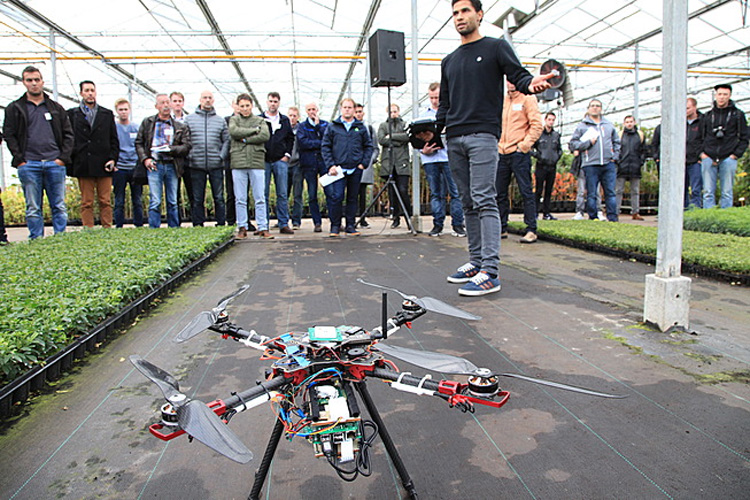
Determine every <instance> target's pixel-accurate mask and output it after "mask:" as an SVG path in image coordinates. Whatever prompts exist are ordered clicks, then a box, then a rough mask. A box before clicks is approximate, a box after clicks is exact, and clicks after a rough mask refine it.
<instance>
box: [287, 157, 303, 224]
mask: <svg viewBox="0 0 750 500" xmlns="http://www.w3.org/2000/svg"><path fill="white" fill-rule="evenodd" d="M289 193H294V198H293V200H292V224H293V225H295V226H300V225H302V167H301V166H300V164H299V163H297V164H296V165H294V166H289V177H288V179H287V194H289Z"/></svg>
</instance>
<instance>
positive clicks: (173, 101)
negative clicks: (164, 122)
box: [169, 91, 193, 215]
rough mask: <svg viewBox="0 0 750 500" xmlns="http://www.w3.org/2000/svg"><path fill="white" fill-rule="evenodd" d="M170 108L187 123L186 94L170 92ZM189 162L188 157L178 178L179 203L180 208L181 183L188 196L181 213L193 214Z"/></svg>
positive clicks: (180, 120)
mask: <svg viewBox="0 0 750 500" xmlns="http://www.w3.org/2000/svg"><path fill="white" fill-rule="evenodd" d="M169 108H170V109H171V114H172V119H173V120H175V121H177V122H179V123H185V118H187V116H188V114H189V113H188V112H187V111H185V96H184V95H182V92H177V91H174V92H172V93H171V94H169ZM188 167H189V162H188V159H187V158H185V160H184V167H183V170H182V173H181V174H180V177H179V179H178V180H177V205H178V210H179V208H180V205H181V203H180V202H181V200H182V189H181V187H180V185H182V186H184V187H185V196H186V197H187V202H188V206H187V210H186V211H185V213H184V214H181V215H191V212H192V206H193V186H192V184H191V183H190V171H189V170H188Z"/></svg>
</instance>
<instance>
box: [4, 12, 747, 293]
mask: <svg viewBox="0 0 750 500" xmlns="http://www.w3.org/2000/svg"><path fill="white" fill-rule="evenodd" d="M452 11H453V21H454V25H455V27H456V30H457V32H458V33H459V35H460V37H461V45H460V46H459V47H458V48H457V49H456V50H455V51H454V52H453V53H451V54H449V55H448V56H447V57H445V58H444V59H443V62H442V64H441V81H440V82H435V83H432V84H430V86H429V88H428V91H427V95H428V98H429V105H428V106H427V108H426V109H425V110H424V112H423V113H422V116H421V118H422V119H427V120H433V121H434V122H435V126H434V128H433V129H432V131H430V130H427V131H423V132H421V133H420V134H419V139H420V140H421V141H422V142H423V143H424V147H422V148H421V149H420V150H419V151H418V153H419V155H420V157H421V163H422V164H423V165H424V169H425V175H426V179H427V182H428V184H429V188H430V206H431V209H432V217H433V228H432V230H431V231H430V232H429V234H430V236H440V235H441V234H443V231H444V228H445V225H446V216H447V215H450V218H451V227H452V234H453V235H454V236H459V237H461V236H467V235H468V239H467V240H468V248H469V256H470V262H469V263H467V264H466V265H464V266H461V267H459V268H458V269H457V271H456V272H455V273H454V274H452V275H450V276H448V281H449V282H451V283H459V284H463V286H462V287H461V288H460V290H459V293H460V294H462V295H469V296H476V295H484V294H486V293H492V292H495V291H498V290H499V289H500V281H499V275H498V262H499V249H500V240H501V239H503V238H507V237H508V230H507V227H508V214H509V212H510V203H509V192H510V186H511V179H512V178H513V177H515V179H516V181H517V184H518V187H519V190H520V193H521V196H522V199H523V214H524V215H523V218H524V223H525V231H524V235H523V237H522V238H521V239H520V242H521V243H534V242H535V241H536V240H537V235H536V232H537V218H538V217H539V214H540V213H541V214H542V217H543V218H544V219H546V220H555V217H554V216H553V215H552V213H551V210H550V201H551V197H552V189H553V186H554V183H555V177H556V173H557V165H558V163H559V161H560V159H561V157H562V145H561V136H560V134H559V133H558V132H557V131H556V130H555V128H554V126H555V121H556V118H557V117H556V115H555V113H554V112H547V113H546V114H545V115H544V117H542V114H541V113H540V111H539V107H538V104H537V99H536V97H535V96H534V95H533V94H534V93H538V92H540V91H542V90H545V89H547V88H549V84H548V83H547V80H548V79H549V78H551V77H552V76H553V75H551V74H550V75H546V76H538V77H533V76H532V75H531V74H530V73H529V72H528V71H527V70H526V69H525V68H524V67H523V66H522V65H521V63H520V61H519V60H518V58H517V56H516V55H515V53H514V51H513V49H512V48H511V47H510V45H509V44H508V43H507V42H506V41H504V40H501V39H495V38H489V37H484V36H482V35H480V33H479V29H478V28H479V25H480V24H481V21H482V18H483V15H484V12H483V11H482V5H481V2H480V1H479V0H453V1H452ZM22 81H23V84H24V86H25V87H26V92H25V93H24V94H23V95H22V96H21V97H20V98H19V99H18V100H16V101H14V102H12V103H10V104H9V105H8V106H7V108H6V111H5V122H4V125H3V136H4V139H5V141H6V143H7V145H8V148H9V149H10V151H11V154H12V157H13V158H12V165H13V166H14V167H16V168H17V169H18V177H19V180H20V181H21V185H22V189H23V192H24V196H25V199H26V222H27V225H28V228H29V237H30V238H31V239H35V238H39V237H41V236H43V234H44V220H43V216H42V197H43V195H44V193H46V195H47V198H48V201H49V205H50V208H51V212H52V225H53V229H54V232H55V233H60V232H63V231H65V229H66V225H67V210H66V206H65V200H64V194H65V180H66V176H70V177H74V178H76V179H77V182H78V186H79V188H80V192H81V201H80V208H81V221H82V224H83V225H84V226H86V227H93V226H94V223H95V220H94V202H95V200H96V202H97V203H98V207H99V215H100V220H101V225H102V226H104V227H111V226H112V225H113V224H114V226H115V227H122V226H123V225H124V223H125V199H126V194H127V189H128V188H129V189H130V197H131V202H132V206H133V217H132V222H133V225H135V226H137V227H138V226H142V225H143V224H144V223H146V222H147V223H148V225H149V227H152V228H157V227H160V226H161V224H162V208H161V207H162V201H164V202H165V204H166V222H167V226H168V227H178V226H179V225H180V216H179V212H178V199H179V193H180V190H181V189H184V190H185V193H186V195H187V198H188V199H189V200H190V204H191V209H190V217H191V221H192V224H193V225H194V226H202V225H203V224H204V223H205V221H206V200H205V198H206V184H207V182H208V183H210V186H211V192H212V198H213V207H214V217H215V220H216V223H217V224H219V225H223V224H230V225H234V224H236V225H237V238H239V239H245V238H248V237H249V235H250V234H251V233H252V234H253V235H255V236H258V237H260V238H273V237H274V236H273V234H272V232H271V230H272V229H273V228H272V227H271V224H270V213H271V211H272V207H271V206H270V205H269V194H270V186H271V182H272V181H273V182H274V187H275V200H276V203H275V207H273V208H274V211H275V214H276V219H277V223H276V225H275V228H278V231H279V233H280V234H285V235H293V234H294V231H295V230H297V229H299V228H300V226H301V223H302V210H303V188H304V187H305V184H306V191H307V195H308V206H309V210H310V215H311V218H312V222H313V231H314V232H316V233H320V232H322V231H323V229H322V222H323V221H322V215H321V210H320V206H319V203H318V189H319V185H321V186H323V191H324V193H325V198H326V204H327V212H328V218H329V220H330V225H329V233H328V236H329V237H339V236H340V235H341V233H342V232H343V233H344V234H345V235H348V236H357V235H359V234H360V232H359V228H361V227H364V228H367V227H369V223H368V222H367V220H366V218H365V215H366V213H365V212H366V209H365V207H366V202H367V198H368V187H369V186H370V185H372V184H373V183H374V173H373V165H374V163H375V162H376V160H377V159H378V157H379V159H380V170H379V175H380V177H381V178H382V179H383V180H384V181H388V182H387V185H388V186H389V189H390V192H389V200H390V205H391V210H392V215H393V222H392V224H391V227H392V228H396V227H399V225H400V221H401V218H402V217H405V218H407V221H408V220H409V219H408V218H409V217H410V215H411V214H412V209H411V206H410V205H411V203H410V195H409V193H410V191H409V181H410V176H411V159H410V155H411V153H412V150H411V149H412V148H411V144H410V137H409V135H408V133H407V124H406V122H405V121H404V120H403V119H402V118H401V116H400V108H399V106H398V105H396V104H393V105H391V106H390V108H389V109H388V110H386V111H387V112H388V115H387V118H386V120H385V121H384V122H383V123H382V124H380V126H379V127H378V128H377V132H376V131H375V129H374V128H373V127H372V126H369V125H366V124H365V122H364V108H363V106H362V105H361V104H358V103H356V102H355V101H354V100H352V99H351V98H345V99H343V100H342V101H341V102H340V103H339V106H340V109H339V111H340V115H339V116H338V118H336V119H334V120H333V121H331V122H326V121H325V120H322V119H321V118H320V117H319V111H320V110H319V108H318V106H317V104H316V103H314V102H312V103H309V104H307V105H306V106H305V108H304V109H305V113H306V114H307V117H306V118H305V119H304V120H301V119H300V118H301V117H300V110H299V109H298V108H297V107H296V106H291V107H289V108H288V111H287V114H286V115H285V114H282V113H281V112H280V110H279V109H280V105H281V96H280V95H279V94H278V93H277V92H269V93H268V95H267V100H266V110H265V111H264V112H263V113H261V114H259V115H256V114H254V113H253V99H252V98H251V96H250V95H248V94H240V95H239V96H238V97H237V98H236V99H234V100H233V103H232V104H233V108H234V114H233V115H232V116H228V117H221V116H218V115H217V113H216V110H215V108H214V96H213V94H212V93H211V92H209V91H205V92H202V93H201V95H200V99H199V105H198V107H197V108H196V109H195V111H194V112H192V113H189V112H187V111H185V109H184V106H185V97H184V95H183V94H182V93H180V92H172V93H171V94H169V95H167V94H158V95H156V97H155V108H156V114H155V115H153V116H149V117H147V118H145V119H144V120H143V121H142V122H141V123H140V125H139V126H137V125H135V124H134V123H132V122H131V107H130V103H129V102H128V101H127V100H126V99H118V100H116V101H115V103H114V110H115V111H114V112H112V111H110V110H109V109H107V108H106V107H104V106H101V105H100V104H99V103H98V102H97V92H96V84H95V83H94V82H92V81H89V80H87V81H83V82H81V83H80V85H79V91H80V96H81V101H80V104H79V105H78V106H76V107H74V108H71V109H69V110H65V109H63V108H62V106H60V105H59V104H58V103H56V102H55V101H53V100H52V99H51V98H50V97H49V96H48V95H47V94H45V93H44V91H43V86H44V81H43V78H42V74H41V72H40V71H39V69H37V68H35V67H33V66H28V67H26V68H25V69H24V70H23V72H22ZM503 81H506V85H507V93H505V95H503V92H502V82H503ZM498 89H500V91H499V92H498ZM731 93H732V87H731V85H729V84H720V85H717V86H716V87H715V95H714V97H715V101H714V103H713V107H712V108H711V110H710V111H708V112H707V113H706V114H705V115H701V114H700V113H699V112H698V110H697V101H696V100H695V99H694V98H689V99H688V102H687V124H686V126H687V144H686V146H687V148H686V158H685V206H686V207H690V206H692V207H698V208H710V207H713V206H714V205H715V199H714V196H715V191H716V188H717V183H718V184H719V185H720V189H721V197H720V201H719V205H720V206H721V207H722V208H726V207H729V206H731V205H732V199H733V193H732V189H733V181H734V174H735V171H736V168H737V159H738V158H739V157H740V156H742V154H743V153H744V151H745V150H746V149H747V146H748V125H747V121H746V119H745V115H744V113H743V112H742V111H741V110H739V109H738V108H737V107H736V106H735V105H734V103H733V101H732V100H731ZM501 110H502V112H501ZM660 139H661V134H660V128H659V127H657V129H656V130H655V133H654V137H653V140H652V142H651V144H650V145H649V144H646V140H645V138H644V134H643V132H642V131H640V130H639V129H638V126H637V124H636V121H635V118H634V117H633V116H627V117H625V119H624V122H623V126H622V129H621V130H620V131H618V129H617V128H616V127H615V125H614V124H613V123H612V122H610V121H609V120H608V119H607V118H606V117H605V116H604V114H603V109H602V103H601V101H599V100H597V99H594V100H592V101H591V102H590V103H589V105H588V108H587V112H586V115H585V117H584V118H583V120H582V121H581V122H580V123H579V124H578V125H577V127H576V128H575V131H574V132H573V134H572V137H571V139H570V142H569V144H568V147H569V149H570V151H571V152H572V153H573V155H574V161H573V165H572V167H571V172H572V173H573V174H574V175H575V176H576V177H577V185H578V196H577V200H576V215H575V216H574V219H583V218H586V217H588V218H589V219H599V220H602V219H605V218H606V220H609V221H612V222H617V221H618V218H619V214H620V210H621V203H622V197H623V193H624V189H625V185H626V183H630V196H631V216H632V218H633V219H635V220H642V217H641V216H640V214H639V181H640V177H641V170H642V166H643V164H644V162H645V159H646V157H647V156H648V155H649V154H651V155H652V156H653V157H654V158H655V159H656V161H657V165H658V161H659V147H660ZM0 140H2V138H1V137H0ZM532 158H534V159H535V160H536V162H535V163H536V168H535V180H536V182H535V184H536V186H535V187H534V183H532ZM143 185H148V186H149V200H148V216H147V218H145V219H144V216H143V211H142V186H143ZM113 188H114V211H113V210H112V207H111V204H110V199H111V196H112V189H113ZM600 189H601V190H602V191H603V193H604V207H602V206H601V205H602V204H601V199H600ZM250 193H252V200H253V203H254V207H253V210H252V213H253V214H254V216H255V225H254V224H253V223H252V221H251V210H250V207H249V205H250ZM290 197H291V201H292V203H291V210H290V206H289V205H290V204H289V199H290ZM113 212H114V216H113ZM358 218H359V220H358ZM0 219H2V206H1V205H0ZM4 233H5V231H4V227H3V228H2V235H0V236H1V237H2V238H5V234H4Z"/></svg>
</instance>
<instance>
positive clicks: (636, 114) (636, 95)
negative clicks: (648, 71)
mask: <svg viewBox="0 0 750 500" xmlns="http://www.w3.org/2000/svg"><path fill="white" fill-rule="evenodd" d="M640 86H641V61H640V50H639V47H638V44H637V43H636V44H635V85H634V86H633V118H635V122H636V123H637V124H638V126H639V127H640V124H641V120H640V111H639V109H638V108H639V107H640V100H641V99H640V97H641V96H640V92H641V90H640Z"/></svg>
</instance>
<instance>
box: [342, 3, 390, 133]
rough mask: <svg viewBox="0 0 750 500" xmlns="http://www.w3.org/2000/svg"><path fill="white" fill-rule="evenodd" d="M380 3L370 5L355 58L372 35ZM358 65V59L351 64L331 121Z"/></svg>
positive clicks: (355, 51)
mask: <svg viewBox="0 0 750 500" xmlns="http://www.w3.org/2000/svg"><path fill="white" fill-rule="evenodd" d="M380 1H381V0H372V3H371V4H370V10H369V11H368V12H367V17H366V18H365V22H364V24H363V25H362V33H360V35H359V40H358V41H357V48H356V49H354V56H355V57H357V56H359V55H361V54H362V47H364V45H365V40H367V35H368V34H369V33H370V29H371V28H372V24H373V23H374V22H375V15H376V14H377V13H378V9H380ZM356 64H357V59H355V60H353V61H352V62H351V63H350V64H349V70H348V71H347V72H346V78H344V84H343V85H341V92H339V97H338V99H337V100H336V102H335V103H334V105H333V113H332V114H331V120H333V119H334V118H336V113H338V109H339V108H338V103H340V102H341V99H343V98H344V93H345V92H346V89H347V87H348V86H349V81H350V80H351V79H352V74H353V73H354V68H355V67H356ZM369 84H370V82H367V85H369Z"/></svg>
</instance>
